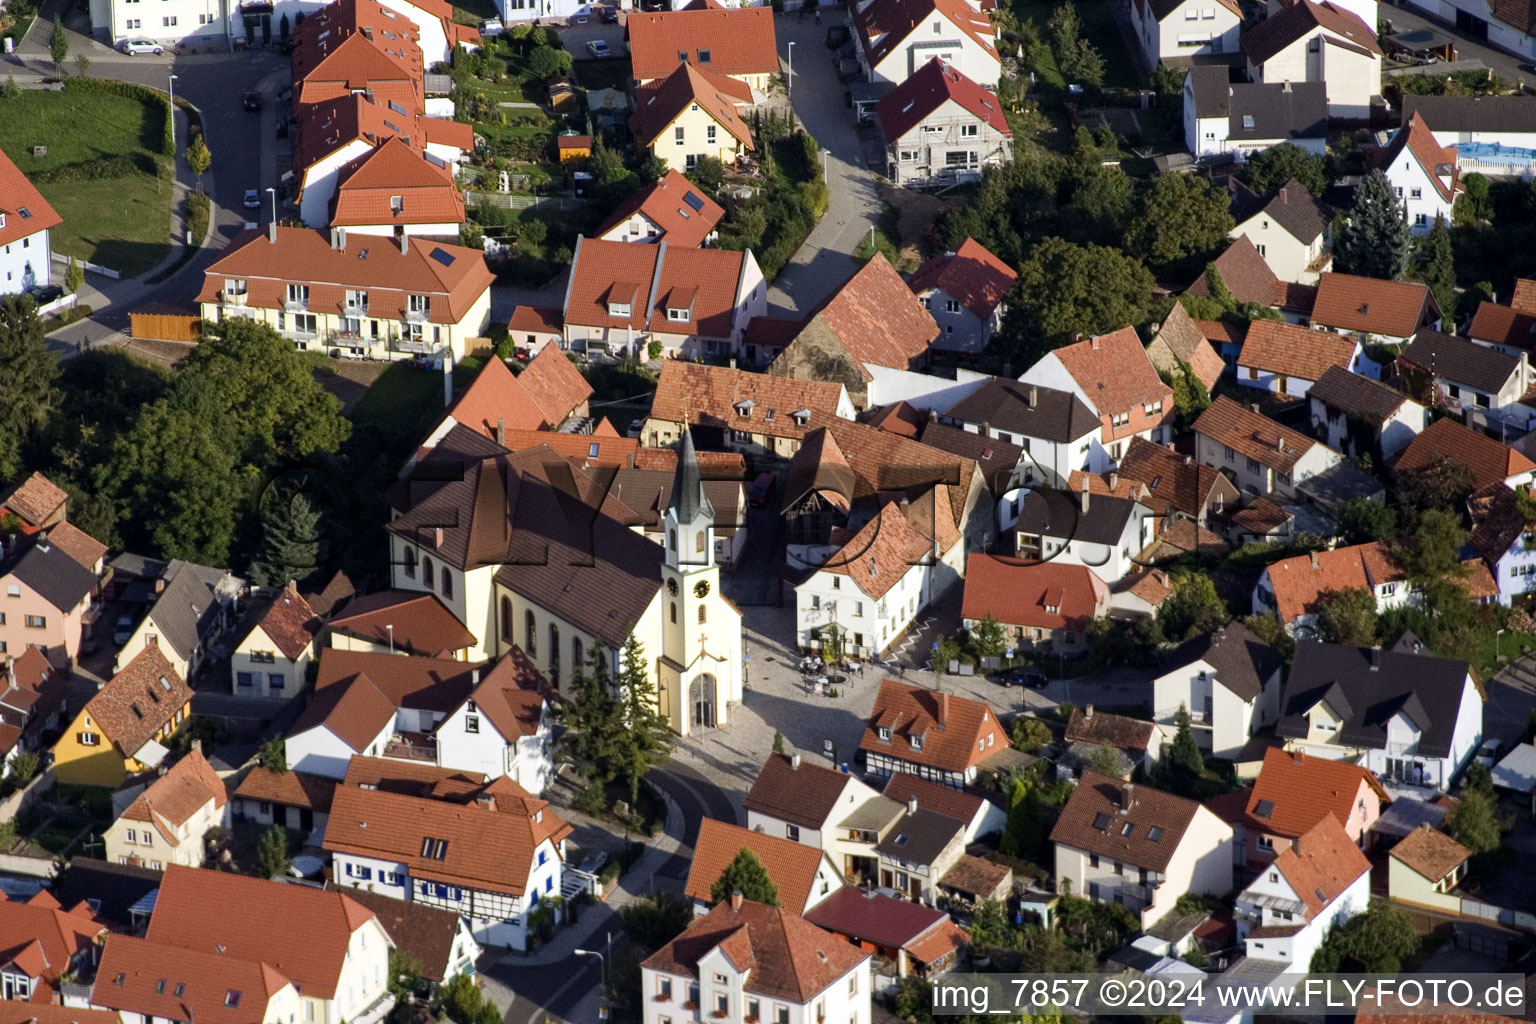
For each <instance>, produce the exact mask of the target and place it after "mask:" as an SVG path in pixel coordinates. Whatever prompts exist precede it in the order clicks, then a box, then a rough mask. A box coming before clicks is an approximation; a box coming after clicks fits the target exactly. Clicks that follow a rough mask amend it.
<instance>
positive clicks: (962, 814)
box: [881, 772, 1008, 846]
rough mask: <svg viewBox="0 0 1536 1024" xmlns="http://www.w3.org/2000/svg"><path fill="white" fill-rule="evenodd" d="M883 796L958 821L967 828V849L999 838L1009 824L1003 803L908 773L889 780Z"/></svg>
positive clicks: (898, 774) (902, 773)
mask: <svg viewBox="0 0 1536 1024" xmlns="http://www.w3.org/2000/svg"><path fill="white" fill-rule="evenodd" d="M881 795H882V796H883V797H885V799H887V800H890V801H893V802H894V803H897V804H901V805H905V806H907V807H908V809H910V801H913V800H916V801H917V806H918V808H919V809H921V810H927V811H934V812H936V813H938V814H945V815H948V816H949V817H951V818H955V819H956V820H958V821H959V822H960V823H961V824H962V825H964V826H965V834H964V836H963V839H964V841H965V843H966V845H967V846H969V845H970V844H971V843H974V842H976V841H977V840H979V839H985V838H987V837H989V836H997V835H999V834H1000V833H1001V832H1002V831H1003V829H1004V828H1005V827H1006V826H1007V824H1008V814H1007V812H1006V811H1005V810H1004V809H1003V806H1002V804H1001V803H996V802H993V801H992V800H989V799H987V797H985V796H982V795H981V794H980V793H978V792H976V791H974V790H969V789H966V790H961V789H952V788H950V787H949V786H946V785H943V784H942V783H939V782H934V781H933V780H931V779H920V778H918V777H917V776H915V775H908V774H906V773H905V772H897V773H896V774H894V775H892V776H891V777H890V778H889V779H887V780H886V783H885V790H884V791H883V792H882V793H881Z"/></svg>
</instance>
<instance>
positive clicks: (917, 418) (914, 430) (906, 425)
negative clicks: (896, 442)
mask: <svg viewBox="0 0 1536 1024" xmlns="http://www.w3.org/2000/svg"><path fill="white" fill-rule="evenodd" d="M864 422H865V423H866V424H868V425H869V426H871V427H878V428H879V429H881V430H884V431H885V432H886V433H889V434H895V435H896V436H897V437H905V438H907V439H908V440H911V441H916V440H917V439H918V436H919V435H920V434H921V433H922V432H923V429H922V428H923V427H924V426H925V425H927V423H928V414H927V413H926V412H924V411H923V410H921V409H917V408H914V407H913V406H910V405H908V404H907V403H906V402H892V403H891V404H890V405H887V406H882V407H881V408H880V409H878V410H876V412H875V414H874V415H873V416H871V417H870V418H869V419H867V420H865V421H864Z"/></svg>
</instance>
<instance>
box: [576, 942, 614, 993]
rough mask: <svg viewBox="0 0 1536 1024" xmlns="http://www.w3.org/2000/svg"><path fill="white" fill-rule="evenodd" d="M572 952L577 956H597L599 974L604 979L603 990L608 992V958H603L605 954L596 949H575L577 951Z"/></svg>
mask: <svg viewBox="0 0 1536 1024" xmlns="http://www.w3.org/2000/svg"><path fill="white" fill-rule="evenodd" d="M571 952H573V953H575V954H576V955H577V956H595V957H597V969H598V973H599V974H600V975H601V977H602V982H603V989H604V990H605V991H606V990H607V988H608V958H607V957H605V956H603V954H601V953H599V952H597V951H596V950H594V949H575V950H572V951H571Z"/></svg>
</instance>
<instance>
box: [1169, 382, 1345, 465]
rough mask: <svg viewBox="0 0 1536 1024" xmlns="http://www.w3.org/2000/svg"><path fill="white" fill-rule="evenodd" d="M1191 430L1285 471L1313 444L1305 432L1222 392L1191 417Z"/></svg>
mask: <svg viewBox="0 0 1536 1024" xmlns="http://www.w3.org/2000/svg"><path fill="white" fill-rule="evenodd" d="M1195 433H1197V434H1202V435H1204V436H1205V437H1209V438H1210V439H1211V440H1213V441H1216V442H1218V443H1220V444H1224V445H1226V446H1227V447H1228V448H1231V449H1233V450H1234V451H1236V452H1238V453H1240V454H1242V455H1245V456H1247V457H1248V458H1251V459H1257V460H1258V461H1259V462H1261V463H1263V464H1264V465H1266V466H1269V467H1270V468H1271V469H1274V470H1276V471H1278V472H1281V473H1289V472H1290V471H1291V470H1292V469H1293V468H1294V467H1295V465H1296V463H1297V461H1298V460H1300V458H1301V457H1302V455H1304V454H1305V453H1306V452H1308V451H1310V450H1311V449H1312V447H1313V446H1314V445H1316V444H1317V442H1316V441H1314V440H1312V438H1310V437H1308V436H1307V435H1305V434H1301V433H1298V432H1297V431H1294V430H1292V429H1291V428H1290V427H1284V426H1281V425H1280V424H1279V423H1276V422H1275V421H1274V420H1272V419H1270V418H1269V417H1268V416H1265V415H1264V414H1263V413H1258V412H1254V411H1253V410H1252V409H1249V408H1248V407H1246V406H1243V405H1239V404H1238V403H1236V402H1234V401H1232V399H1230V398H1227V397H1226V396H1225V395H1219V396H1217V398H1216V400H1215V401H1214V402H1212V403H1211V404H1210V405H1209V406H1208V407H1207V408H1206V410H1205V412H1203V413H1201V414H1200V418H1199V419H1197V420H1195Z"/></svg>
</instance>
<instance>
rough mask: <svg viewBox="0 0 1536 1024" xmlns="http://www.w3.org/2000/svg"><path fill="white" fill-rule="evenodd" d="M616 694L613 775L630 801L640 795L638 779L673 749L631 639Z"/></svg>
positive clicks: (669, 732)
mask: <svg viewBox="0 0 1536 1024" xmlns="http://www.w3.org/2000/svg"><path fill="white" fill-rule="evenodd" d="M618 691H619V703H620V709H619V710H620V723H619V728H618V730H617V738H618V740H619V743H620V746H619V756H618V758H617V761H616V763H615V766H614V773H615V776H616V777H617V778H618V779H619V781H621V782H623V783H624V785H625V786H627V787H628V788H629V798H630V800H631V801H633V800H635V799H636V798H638V797H639V795H640V779H641V778H642V777H643V776H644V775H645V773H646V772H648V771H650V769H651V768H652V767H654V766H655V765H658V764H662V763H664V762H665V761H666V760H667V758H669V757H671V756H672V748H673V747H674V746H675V741H674V739H673V736H672V730H671V728H670V727H669V726H668V724H667V719H666V716H664V715H662V714H661V712H660V711H659V710H658V707H659V705H658V701H657V700H656V686H655V684H654V683H652V682H651V679H650V676H649V675H648V674H647V673H646V671H645V647H644V645H643V644H641V643H640V641H639V640H636V639H635V638H634V637H633V636H631V637H630V638H629V639H628V640H626V641H625V642H624V652H623V657H622V658H621V660H620V668H619V678H618Z"/></svg>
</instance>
